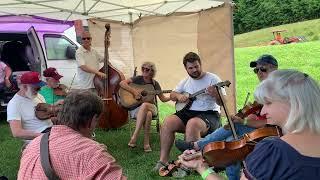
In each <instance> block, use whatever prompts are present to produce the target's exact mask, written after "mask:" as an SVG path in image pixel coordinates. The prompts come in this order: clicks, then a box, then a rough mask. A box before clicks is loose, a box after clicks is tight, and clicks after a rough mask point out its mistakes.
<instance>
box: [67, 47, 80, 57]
mask: <svg viewBox="0 0 320 180" xmlns="http://www.w3.org/2000/svg"><path fill="white" fill-rule="evenodd" d="M76 50H77V46H75V45H70V46H68V47H67V51H66V57H67V58H68V59H76Z"/></svg>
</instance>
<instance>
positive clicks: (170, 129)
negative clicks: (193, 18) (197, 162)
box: [153, 52, 226, 171]
mask: <svg viewBox="0 0 320 180" xmlns="http://www.w3.org/2000/svg"><path fill="white" fill-rule="evenodd" d="M183 64H184V67H185V69H186V71H187V73H188V75H189V76H188V77H187V78H185V79H184V80H182V81H180V83H179V84H178V85H177V87H176V88H175V89H174V90H173V91H172V93H171V94H170V98H171V100H173V101H177V102H180V103H187V102H188V101H189V97H188V96H186V95H185V94H184V93H188V94H194V93H197V92H199V91H202V90H205V91H203V93H201V94H199V95H198V96H196V99H195V100H193V102H192V103H191V105H190V107H188V108H183V109H182V110H179V111H178V112H176V113H175V114H173V115H170V116H168V117H166V118H165V120H164V123H163V125H162V128H161V134H160V147H161V149H160V160H159V161H158V162H157V164H156V166H155V167H154V169H153V170H154V171H158V170H159V169H160V168H161V167H162V166H165V165H166V164H167V163H168V161H169V154H170V149H171V147H172V145H173V142H174V139H175V133H176V132H184V133H185V139H186V141H188V142H193V141H196V140H198V139H200V138H201V137H203V136H205V135H206V134H208V133H210V132H213V131H214V130H215V129H217V128H219V127H220V126H221V123H220V105H221V104H222V101H221V99H220V97H219V94H218V92H217V90H216V88H215V87H214V86H213V85H215V84H217V83H219V82H221V79H220V78H219V77H218V76H217V75H215V74H213V73H210V72H204V71H202V67H201V60H200V57H199V56H198V55H197V54H196V53H194V52H189V53H187V54H186V55H185V56H184V58H183ZM221 92H222V94H223V95H226V92H225V90H224V89H223V88H222V89H221Z"/></svg>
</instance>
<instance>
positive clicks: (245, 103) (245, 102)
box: [243, 92, 250, 107]
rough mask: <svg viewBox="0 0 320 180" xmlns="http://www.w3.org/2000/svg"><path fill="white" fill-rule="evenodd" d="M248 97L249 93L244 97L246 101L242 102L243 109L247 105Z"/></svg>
mask: <svg viewBox="0 0 320 180" xmlns="http://www.w3.org/2000/svg"><path fill="white" fill-rule="evenodd" d="M249 96H250V92H248V93H247V97H246V100H245V101H244V105H243V107H245V106H246V105H247V103H248V100H249Z"/></svg>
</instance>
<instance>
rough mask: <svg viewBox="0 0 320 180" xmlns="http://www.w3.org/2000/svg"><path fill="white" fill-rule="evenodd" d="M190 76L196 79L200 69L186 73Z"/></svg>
mask: <svg viewBox="0 0 320 180" xmlns="http://www.w3.org/2000/svg"><path fill="white" fill-rule="evenodd" d="M188 74H189V76H190V77H192V78H194V79H197V78H199V77H200V75H201V72H200V71H196V72H193V73H188Z"/></svg>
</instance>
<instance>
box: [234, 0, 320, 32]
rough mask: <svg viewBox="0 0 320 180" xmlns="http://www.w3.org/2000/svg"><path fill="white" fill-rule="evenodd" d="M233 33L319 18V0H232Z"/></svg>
mask: <svg viewBox="0 0 320 180" xmlns="http://www.w3.org/2000/svg"><path fill="white" fill-rule="evenodd" d="M234 2H235V3H236V7H235V10H234V31H235V34H240V33H245V32H249V31H253V30H257V29H261V28H266V27H271V26H278V25H281V24H288V23H294V22H299V21H305V20H311V19H317V18H320V0H234Z"/></svg>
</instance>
